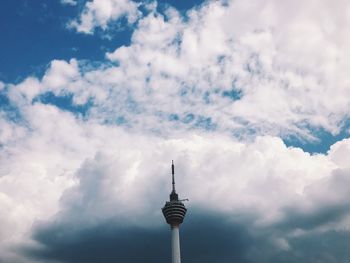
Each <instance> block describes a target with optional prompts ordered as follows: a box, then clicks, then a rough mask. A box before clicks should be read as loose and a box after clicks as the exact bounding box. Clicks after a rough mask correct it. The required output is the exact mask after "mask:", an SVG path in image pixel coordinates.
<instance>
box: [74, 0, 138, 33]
mask: <svg viewBox="0 0 350 263" xmlns="http://www.w3.org/2000/svg"><path fill="white" fill-rule="evenodd" d="M139 15H140V14H139V11H138V4H137V3H136V2H134V1H131V0H93V1H88V2H87V3H86V4H85V7H84V9H83V11H82V13H81V15H80V16H79V18H78V19H76V20H73V21H71V22H70V24H69V27H72V28H75V29H76V30H77V31H78V32H80V33H85V34H92V33H93V32H94V30H95V28H96V27H100V28H102V29H103V30H106V29H107V27H108V25H109V23H111V22H113V21H117V20H119V19H121V18H123V17H125V18H126V19H127V21H128V23H134V22H135V21H136V20H137V18H138V17H139Z"/></svg>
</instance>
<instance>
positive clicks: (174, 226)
mask: <svg viewBox="0 0 350 263" xmlns="http://www.w3.org/2000/svg"><path fill="white" fill-rule="evenodd" d="M174 170H175V169H174V162H172V164H171V172H172V173H171V174H172V187H173V189H172V191H171V193H170V201H167V202H166V203H165V205H164V207H163V208H162V212H163V215H164V217H165V220H166V222H167V223H168V224H169V225H170V227H171V252H172V263H181V256H180V234H179V227H180V224H181V223H182V222H183V220H184V218H185V215H186V211H187V209H186V207H185V205H184V204H183V203H182V200H179V196H178V194H177V193H176V191H175V172H174Z"/></svg>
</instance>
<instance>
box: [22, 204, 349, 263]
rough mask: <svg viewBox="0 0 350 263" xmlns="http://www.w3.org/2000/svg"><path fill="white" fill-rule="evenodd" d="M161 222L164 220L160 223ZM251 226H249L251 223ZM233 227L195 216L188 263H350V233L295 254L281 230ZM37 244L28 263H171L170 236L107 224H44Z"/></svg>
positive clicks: (311, 241)
mask: <svg viewBox="0 0 350 263" xmlns="http://www.w3.org/2000/svg"><path fill="white" fill-rule="evenodd" d="M159 220H160V221H163V218H161V217H159ZM247 222H249V220H248V221H247ZM247 222H246V223H245V222H241V223H237V222H232V221H230V220H228V218H227V216H225V215H214V214H213V213H208V212H204V211H203V210H196V209H195V211H192V212H191V211H190V213H189V214H188V217H187V218H186V221H185V223H184V224H183V226H182V228H181V239H182V240H181V242H182V243H181V245H182V259H183V262H187V263H211V262H220V263H229V262H240V263H268V262H281V263H297V262H319V263H323V262H338V263H342V262H348V261H349V258H350V253H349V252H348V248H347V245H346V244H348V243H349V241H350V233H348V232H336V231H329V232H324V233H310V234H307V235H303V236H300V237H294V238H291V239H290V240H289V243H290V246H291V248H290V249H289V250H281V249H280V248H278V247H276V246H274V245H273V243H272V242H271V238H270V235H271V234H273V233H274V232H275V231H276V230H275V229H273V228H271V229H265V230H264V231H261V230H258V229H254V228H252V227H251V226H250V225H249V223H247ZM33 237H34V239H35V240H36V241H38V242H39V243H41V244H43V245H44V247H45V248H44V249H29V248H25V249H22V252H24V253H25V254H26V255H27V256H28V257H31V258H34V259H37V260H41V261H43V262H45V261H47V260H58V261H60V262H69V263H78V262H102V263H103V262H112V261H113V262H125V263H128V262H144V263H151V262H167V261H169V260H170V253H171V251H170V231H169V229H168V226H167V225H166V224H165V222H164V225H163V226H161V227H157V228H140V227H133V226H125V225H122V224H120V223H116V222H112V221H109V222H105V223H102V224H99V225H96V226H94V227H90V228H84V227H80V226H72V225H69V224H56V223H49V224H39V225H37V226H36V228H35V231H34V236H33Z"/></svg>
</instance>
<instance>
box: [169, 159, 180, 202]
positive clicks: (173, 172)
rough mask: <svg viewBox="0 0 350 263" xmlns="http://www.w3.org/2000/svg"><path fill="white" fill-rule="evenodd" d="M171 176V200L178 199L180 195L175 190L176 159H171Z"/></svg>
mask: <svg viewBox="0 0 350 263" xmlns="http://www.w3.org/2000/svg"><path fill="white" fill-rule="evenodd" d="M171 176H172V191H171V194H170V201H178V200H179V196H178V194H177V193H176V191H175V166H174V160H172V161H171Z"/></svg>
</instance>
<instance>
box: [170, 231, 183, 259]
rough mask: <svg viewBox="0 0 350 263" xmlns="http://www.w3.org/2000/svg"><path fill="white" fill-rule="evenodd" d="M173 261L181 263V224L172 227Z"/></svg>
mask: <svg viewBox="0 0 350 263" xmlns="http://www.w3.org/2000/svg"><path fill="white" fill-rule="evenodd" d="M171 258H172V260H171V262H172V263H181V256H180V233H179V226H172V227H171Z"/></svg>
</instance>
